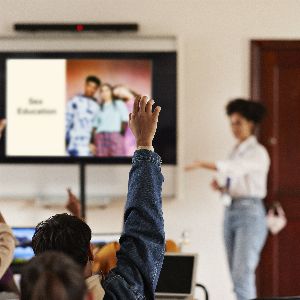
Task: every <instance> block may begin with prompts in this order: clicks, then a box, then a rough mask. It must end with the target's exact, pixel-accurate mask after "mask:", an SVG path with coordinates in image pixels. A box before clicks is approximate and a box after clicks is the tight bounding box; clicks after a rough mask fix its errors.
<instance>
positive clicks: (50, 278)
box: [20, 251, 87, 300]
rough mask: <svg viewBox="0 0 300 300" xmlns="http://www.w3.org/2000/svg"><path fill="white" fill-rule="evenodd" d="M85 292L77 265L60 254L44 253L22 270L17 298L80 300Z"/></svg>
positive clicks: (23, 299)
mask: <svg viewBox="0 0 300 300" xmlns="http://www.w3.org/2000/svg"><path fill="white" fill-rule="evenodd" d="M86 292H87V287H86V284H85V281H84V276H83V273H82V270H81V268H80V267H79V266H78V265H77V264H76V263H75V262H74V261H73V260H72V259H71V258H69V257H67V256H66V255H64V254H62V253H59V252H54V251H49V252H45V253H43V254H41V255H38V256H36V257H34V258H33V259H32V260H31V261H30V262H29V263H28V264H27V265H26V266H25V267H24V268H23V269H22V276H21V298H20V299H21V300H42V299H47V300H83V299H84V298H85V294H86Z"/></svg>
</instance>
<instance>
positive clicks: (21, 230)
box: [11, 227, 35, 273]
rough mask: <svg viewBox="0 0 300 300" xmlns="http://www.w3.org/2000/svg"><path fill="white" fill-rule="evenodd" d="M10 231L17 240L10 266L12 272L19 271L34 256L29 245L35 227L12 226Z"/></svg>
mask: <svg viewBox="0 0 300 300" xmlns="http://www.w3.org/2000/svg"><path fill="white" fill-rule="evenodd" d="M12 231H13V234H14V236H15V238H16V240H17V245H16V249H15V252H14V257H13V261H12V265H11V268H12V270H13V272H14V273H20V272H21V268H22V266H24V265H25V264H26V263H27V262H28V261H29V260H30V259H31V258H32V257H33V256H34V252H33V249H32V246H31V245H32V237H33V235H34V232H35V227H13V228H12Z"/></svg>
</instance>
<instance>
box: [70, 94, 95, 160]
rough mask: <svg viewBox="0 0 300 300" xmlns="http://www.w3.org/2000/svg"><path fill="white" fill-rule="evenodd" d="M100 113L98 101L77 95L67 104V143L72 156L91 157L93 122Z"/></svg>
mask: <svg viewBox="0 0 300 300" xmlns="http://www.w3.org/2000/svg"><path fill="white" fill-rule="evenodd" d="M98 112H99V104H98V103H97V101H96V100H94V99H93V98H90V97H86V96H84V95H77V96H75V97H73V98H72V99H71V100H70V101H69V102H68V103H67V111H66V141H67V151H68V153H69V155H70V156H90V155H91V153H90V149H89V144H90V140H91V134H92V129H93V122H94V119H95V117H96V116H97V114H98Z"/></svg>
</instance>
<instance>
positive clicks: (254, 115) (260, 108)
mask: <svg viewBox="0 0 300 300" xmlns="http://www.w3.org/2000/svg"><path fill="white" fill-rule="evenodd" d="M226 113H227V115H228V116H231V115H232V114H234V113H239V114H240V115H242V116H243V117H244V118H246V119H247V120H249V121H252V122H254V123H256V124H258V123H260V122H261V121H262V119H263V118H264V116H265V114H266V108H265V107H264V105H262V104H261V103H258V102H254V101H250V100H245V99H234V100H232V101H230V102H229V103H228V104H227V106H226Z"/></svg>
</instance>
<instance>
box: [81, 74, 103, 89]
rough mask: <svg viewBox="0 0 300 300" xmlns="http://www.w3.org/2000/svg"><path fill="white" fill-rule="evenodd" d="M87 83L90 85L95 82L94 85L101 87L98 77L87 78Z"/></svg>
mask: <svg viewBox="0 0 300 300" xmlns="http://www.w3.org/2000/svg"><path fill="white" fill-rule="evenodd" d="M85 82H86V83H88V82H93V83H95V84H96V85H97V86H100V85H101V80H100V79H99V78H98V77H97V76H94V75H90V76H88V77H86V79H85Z"/></svg>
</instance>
